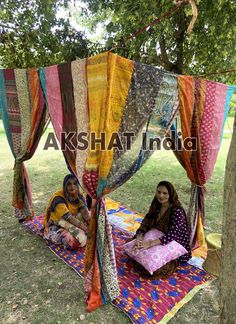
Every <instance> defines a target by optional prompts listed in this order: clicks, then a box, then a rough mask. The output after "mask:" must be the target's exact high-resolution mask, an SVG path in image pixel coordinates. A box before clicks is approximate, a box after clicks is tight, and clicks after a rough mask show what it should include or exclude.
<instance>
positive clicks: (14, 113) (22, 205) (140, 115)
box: [0, 52, 236, 310]
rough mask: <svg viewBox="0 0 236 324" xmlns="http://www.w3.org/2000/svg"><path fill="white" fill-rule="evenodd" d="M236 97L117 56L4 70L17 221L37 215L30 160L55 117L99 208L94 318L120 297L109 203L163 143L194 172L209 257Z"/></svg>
mask: <svg viewBox="0 0 236 324" xmlns="http://www.w3.org/2000/svg"><path fill="white" fill-rule="evenodd" d="M235 90H236V87H235V86H228V85H225V84H221V83H217V82H213V81H208V80H205V79H199V78H194V77H191V76H179V75H174V74H171V73H169V72H166V71H163V70H159V69H157V68H156V67H154V66H149V65H145V64H141V63H137V62H133V61H131V60H128V59H125V58H123V57H120V56H118V55H115V54H113V53H111V52H105V53H102V54H99V55H96V56H94V57H90V58H87V59H83V60H76V61H74V62H72V63H67V64H61V65H54V66H50V67H45V68H41V69H40V70H35V69H26V70H19V69H16V70H8V69H6V70H1V71H0V93H1V95H0V106H1V109H2V113H3V122H4V126H5V130H6V134H7V138H8V142H9V145H10V147H11V150H12V153H13V155H14V157H15V161H16V162H15V173H14V194H13V196H14V197H13V206H14V207H15V215H16V216H17V217H18V218H19V219H21V220H24V219H26V218H27V217H28V216H30V215H32V212H31V206H32V202H31V198H30V189H29V183H28V180H27V172H26V170H25V167H24V163H23V161H25V160H27V159H29V158H31V157H32V155H33V153H34V152H35V149H36V147H37V145H38V142H39V140H40V137H41V135H42V132H43V129H44V127H45V125H46V122H47V109H48V111H49V115H50V118H51V121H52V124H53V127H54V130H55V134H56V136H57V138H58V141H59V143H60V145H61V147H62V149H63V150H62V151H63V155H64V158H65V161H66V163H67V166H68V168H69V169H70V171H71V172H73V173H74V174H75V175H76V176H77V178H78V179H79V181H80V184H81V186H82V187H83V188H84V190H85V191H86V192H87V193H88V194H89V195H90V196H91V197H93V198H94V199H96V200H97V204H96V208H95V209H94V210H93V215H92V216H93V217H92V221H91V223H90V229H89V235H88V243H87V246H86V252H85V253H86V258H85V259H86V264H85V288H86V293H87V303H88V310H94V309H96V308H97V307H99V306H100V305H102V304H103V303H107V302H109V301H111V300H113V299H115V298H116V297H117V296H118V295H119V286H118V282H117V279H116V278H117V273H116V262H115V255H114V248H113V241H112V234H111V229H110V226H109V224H108V219H107V213H106V207H105V204H104V200H103V197H104V196H105V195H106V194H108V193H110V192H112V191H113V190H115V189H116V188H117V187H119V186H120V185H122V184H123V183H125V182H126V181H127V180H128V179H129V178H130V177H131V176H132V175H133V174H135V172H136V171H137V170H139V169H140V167H141V166H142V165H143V164H144V163H145V162H146V161H147V159H148V158H149V157H150V156H151V155H152V153H153V152H154V149H155V147H156V146H155V145H157V147H158V146H159V145H161V144H162V145H164V146H166V148H171V149H173V151H174V153H175V155H176V157H177V158H178V160H179V162H180V163H181V165H182V166H183V167H184V168H185V169H186V172H187V175H188V177H189V179H190V181H191V184H192V194H191V197H190V205H189V211H188V221H189V225H190V226H191V231H192V238H191V240H192V246H193V248H194V247H202V248H203V249H202V253H204V247H205V239H204V234H203V225H202V224H203V221H204V199H203V198H204V185H205V183H206V181H207V180H208V179H209V178H210V176H211V174H212V172H213V168H214V164H215V161H216V158H217V153H218V150H219V147H220V141H221V134H222V130H223V127H224V123H225V120H226V117H227V115H228V110H229V103H230V99H231V96H232V94H233V93H234V91H235ZM179 131H181V136H180V133H179ZM200 251H201V250H200Z"/></svg>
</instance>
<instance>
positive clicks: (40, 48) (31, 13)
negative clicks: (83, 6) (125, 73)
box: [0, 0, 91, 68]
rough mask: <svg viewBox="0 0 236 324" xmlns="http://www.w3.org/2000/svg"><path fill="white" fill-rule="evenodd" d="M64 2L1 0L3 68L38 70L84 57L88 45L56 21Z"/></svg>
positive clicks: (60, 20) (61, 21)
mask: <svg viewBox="0 0 236 324" xmlns="http://www.w3.org/2000/svg"><path fill="white" fill-rule="evenodd" d="M68 2H69V1H68V0H24V1H19V0H1V11H0V40H1V43H0V64H1V65H2V66H3V67H4V68H6V67H8V68H16V67H17V68H24V67H33V66H34V67H39V66H46V65H52V64H56V63H61V62H65V61H71V60H74V59H75V58H76V57H80V58H81V57H86V56H88V55H89V54H90V52H91V46H90V43H89V42H88V40H87V39H86V38H85V36H84V35H83V34H82V33H81V32H79V31H77V30H75V29H74V28H73V27H72V26H71V25H70V19H69V17H66V16H65V17H63V18H58V17H57V13H58V11H59V9H61V10H63V8H66V7H67V6H68Z"/></svg>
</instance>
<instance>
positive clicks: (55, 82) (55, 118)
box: [45, 65, 63, 143]
mask: <svg viewBox="0 0 236 324" xmlns="http://www.w3.org/2000/svg"><path fill="white" fill-rule="evenodd" d="M45 76H46V89H47V100H48V106H49V113H50V117H51V121H52V124H53V127H54V130H55V133H56V136H57V139H58V141H59V143H61V132H62V129H63V111H62V102H61V90H60V82H59V76H58V67H57V65H53V66H49V67H46V68H45Z"/></svg>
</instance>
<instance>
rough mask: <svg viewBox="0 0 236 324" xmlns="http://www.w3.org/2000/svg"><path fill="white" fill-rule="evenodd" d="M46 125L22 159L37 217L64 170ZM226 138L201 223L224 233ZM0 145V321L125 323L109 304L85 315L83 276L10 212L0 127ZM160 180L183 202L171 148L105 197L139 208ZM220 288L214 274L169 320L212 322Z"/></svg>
mask: <svg viewBox="0 0 236 324" xmlns="http://www.w3.org/2000/svg"><path fill="white" fill-rule="evenodd" d="M229 122H230V123H231V118H230V121H229ZM0 126H1V125H0ZM226 127H227V124H226ZM49 131H51V130H47V131H46V133H45V134H44V136H43V137H42V139H41V142H40V144H39V147H38V149H37V151H36V153H35V155H34V156H33V158H32V159H31V160H30V161H27V162H26V167H27V170H28V174H29V178H30V183H31V189H32V193H33V201H34V210H35V214H36V215H38V214H41V213H42V212H43V211H44V210H45V207H46V204H47V201H48V199H49V197H50V195H51V194H52V193H53V192H54V191H55V190H56V189H58V188H60V187H61V182H62V179H63V177H64V175H65V174H66V173H67V169H66V167H65V163H64V160H63V157H62V154H61V152H60V151H54V150H52V149H49V150H48V151H43V146H44V144H45V141H46V136H47V133H48V132H49ZM226 135H227V136H226ZM228 135H229V136H228ZM230 137H231V134H230V132H227V131H226V132H225V135H224V138H223V140H222V146H221V149H220V152H219V156H218V160H217V163H216V166H215V170H214V173H213V176H212V178H211V179H210V180H209V181H208V183H207V186H206V188H207V193H206V226H207V228H208V230H210V231H217V232H220V231H221V221H222V213H223V181H224V170H225V163H226V156H227V152H228V149H229V145H230ZM0 149H1V155H0V186H1V200H0V201H1V204H0V246H1V254H0V257H1V265H2V268H1V272H0V287H1V295H0V313H1V322H2V323H4V324H5V323H33V324H39V323H40V324H41V323H52V324H54V323H71V324H73V323H77V322H78V321H80V315H81V314H85V320H84V323H95V322H96V323H109V324H110V323H122V324H123V323H124V324H125V323H130V320H129V319H128V317H126V316H125V315H124V314H123V313H121V312H120V311H119V310H117V309H116V308H114V307H112V306H111V305H106V306H104V307H102V308H100V309H98V310H97V311H96V312H93V313H86V307H85V303H84V292H83V289H82V284H83V282H82V279H80V278H79V277H78V275H77V274H76V273H75V272H74V271H73V270H71V269H70V268H69V267H68V266H67V265H65V264H64V263H63V262H61V261H60V260H59V259H58V258H57V257H56V256H55V255H54V254H52V253H51V251H50V250H49V249H48V248H47V247H46V245H45V244H44V242H43V241H42V240H40V239H39V238H37V237H35V236H34V235H32V234H31V233H30V232H28V231H27V230H25V229H24V228H23V227H22V226H21V225H19V223H18V222H17V220H16V219H15V218H14V217H12V207H11V198H12V179H13V166H14V160H13V157H12V155H11V152H10V150H9V147H8V145H7V142H6V137H5V134H4V131H3V129H2V128H1V127H0ZM162 179H167V180H169V181H171V182H172V183H173V184H174V185H175V187H176V189H177V191H178V193H179V196H180V199H181V201H182V203H183V205H184V206H185V207H187V205H188V200H189V193H190V183H189V180H188V178H187V176H186V174H185V171H184V170H183V168H182V167H181V166H180V165H179V163H178V162H177V160H176V159H175V157H174V154H173V153H172V152H167V151H157V152H155V153H154V154H153V156H152V158H151V159H150V160H149V161H148V162H147V163H146V164H145V165H144V166H143V168H142V169H141V170H140V171H139V172H138V173H137V174H136V175H135V176H134V177H133V178H131V179H130V180H129V181H128V182H127V183H125V184H124V185H123V186H122V187H120V188H118V189H117V190H116V191H115V192H113V193H112V194H111V195H110V196H111V198H113V199H115V200H118V201H121V202H122V203H124V204H126V205H128V206H130V207H131V208H132V209H135V210H137V211H139V212H143V213H144V212H146V211H147V208H148V206H149V204H150V201H151V199H152V197H153V194H154V191H155V187H156V184H157V182H158V181H159V180H162ZM217 287H218V283H217V280H216V281H215V282H214V283H213V284H212V285H211V286H210V287H208V288H207V289H205V290H204V291H201V292H200V293H198V294H197V295H196V296H195V297H194V298H193V299H192V300H191V301H190V302H189V303H188V305H187V306H185V307H183V308H182V309H181V310H180V311H179V312H178V314H177V315H176V316H175V317H174V318H173V319H172V320H171V321H170V323H181V324H184V323H189V322H191V321H192V320H193V318H194V323H201V324H203V323H209V322H210V323H211V322H214V321H217V316H218V303H217V298H218V288H217Z"/></svg>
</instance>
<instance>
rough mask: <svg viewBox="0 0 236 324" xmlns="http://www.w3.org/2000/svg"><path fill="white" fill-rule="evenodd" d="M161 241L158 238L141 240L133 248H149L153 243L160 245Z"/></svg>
mask: <svg viewBox="0 0 236 324" xmlns="http://www.w3.org/2000/svg"><path fill="white" fill-rule="evenodd" d="M160 244H161V242H160V240H159V239H158V240H147V241H144V240H142V241H141V242H139V244H138V245H137V246H136V245H135V248H136V249H138V250H141V249H149V248H150V247H153V246H155V245H160Z"/></svg>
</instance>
